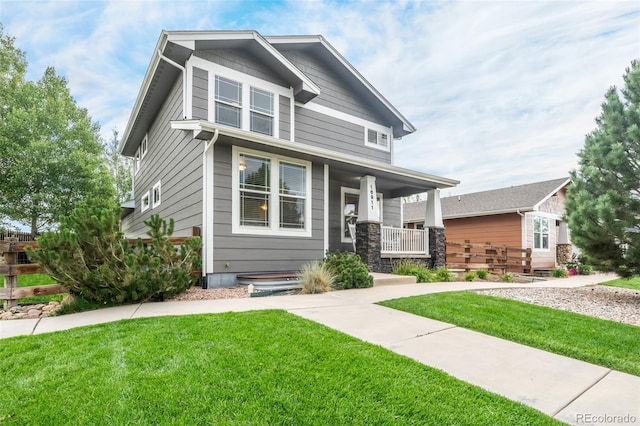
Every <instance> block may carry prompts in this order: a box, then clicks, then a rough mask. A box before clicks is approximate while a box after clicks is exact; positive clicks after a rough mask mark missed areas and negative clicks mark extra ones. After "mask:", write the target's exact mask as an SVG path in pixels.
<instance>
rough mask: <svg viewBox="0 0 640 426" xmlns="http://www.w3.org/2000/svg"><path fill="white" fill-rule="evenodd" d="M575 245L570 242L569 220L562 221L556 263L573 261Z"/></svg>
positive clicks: (562, 263) (559, 227)
mask: <svg viewBox="0 0 640 426" xmlns="http://www.w3.org/2000/svg"><path fill="white" fill-rule="evenodd" d="M572 255H573V246H572V245H571V243H570V242H569V228H568V226H567V222H560V226H558V240H557V241H556V263H557V264H558V265H564V264H566V263H569V262H571V256H572Z"/></svg>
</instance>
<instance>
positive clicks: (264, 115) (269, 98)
mask: <svg viewBox="0 0 640 426" xmlns="http://www.w3.org/2000/svg"><path fill="white" fill-rule="evenodd" d="M250 116H251V131H252V132H257V133H263V134H265V135H269V136H273V93H270V92H267V91H266V90H261V89H258V88H255V87H252V88H251V107H250Z"/></svg>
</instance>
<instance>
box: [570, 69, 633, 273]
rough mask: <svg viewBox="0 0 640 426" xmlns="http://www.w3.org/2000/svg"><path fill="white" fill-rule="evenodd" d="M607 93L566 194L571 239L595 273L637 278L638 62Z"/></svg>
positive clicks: (580, 154)
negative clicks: (600, 272)
mask: <svg viewBox="0 0 640 426" xmlns="http://www.w3.org/2000/svg"><path fill="white" fill-rule="evenodd" d="M624 82H625V87H624V88H623V89H622V90H621V94H622V98H621V97H620V95H619V93H618V90H617V89H616V88H615V87H612V88H610V89H609V90H608V91H607V93H606V95H605V101H604V103H603V104H602V112H601V114H600V116H599V117H598V118H596V123H597V128H596V129H595V130H594V131H593V132H591V133H590V134H588V135H587V136H586V138H585V145H584V149H582V151H580V153H579V154H578V156H579V165H580V166H579V169H578V170H575V171H573V172H572V174H571V177H572V179H573V185H571V186H570V187H569V190H568V194H567V203H566V210H567V219H568V223H569V229H570V230H571V238H572V240H573V242H574V244H576V245H577V246H578V247H579V248H580V249H581V250H582V252H583V253H584V254H586V255H587V256H588V258H589V260H590V261H591V262H592V263H593V264H594V266H595V267H597V268H598V269H600V270H603V271H611V272H615V273H617V274H619V275H621V276H623V277H629V276H632V275H640V61H638V60H635V61H633V62H632V63H631V66H630V67H629V68H627V70H626V73H625V75H624Z"/></svg>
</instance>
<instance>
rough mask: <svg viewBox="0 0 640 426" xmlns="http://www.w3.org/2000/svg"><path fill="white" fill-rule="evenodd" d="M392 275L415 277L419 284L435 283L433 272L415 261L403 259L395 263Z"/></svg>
mask: <svg viewBox="0 0 640 426" xmlns="http://www.w3.org/2000/svg"><path fill="white" fill-rule="evenodd" d="M391 273H393V274H396V275H413V276H414V277H416V281H417V282H419V283H431V282H434V281H435V276H434V274H433V272H432V271H431V270H430V269H429V268H427V267H426V266H425V265H423V264H422V263H418V262H416V261H415V260H413V259H402V260H400V261H397V262H394V263H393V266H392V269H391Z"/></svg>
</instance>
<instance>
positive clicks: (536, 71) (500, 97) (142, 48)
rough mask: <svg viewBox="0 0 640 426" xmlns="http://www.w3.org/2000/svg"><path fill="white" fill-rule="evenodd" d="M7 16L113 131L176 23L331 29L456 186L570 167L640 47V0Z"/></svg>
mask: <svg viewBox="0 0 640 426" xmlns="http://www.w3.org/2000/svg"><path fill="white" fill-rule="evenodd" d="M0 22H1V23H2V24H3V25H4V31H5V33H6V34H9V35H11V36H14V37H15V38H16V45H17V46H18V47H19V48H21V49H22V50H24V51H26V53H27V60H28V62H29V71H28V78H29V79H31V80H37V79H39V78H40V77H41V76H42V74H43V72H44V69H45V68H46V67H47V66H48V65H53V66H54V67H55V68H56V71H57V72H58V74H60V75H63V76H64V77H66V78H67V80H68V82H69V87H70V89H71V93H72V94H73V96H74V97H75V98H76V100H77V101H78V104H79V105H80V106H82V107H85V108H87V109H88V110H89V112H90V114H91V116H92V117H93V119H94V120H95V121H97V122H99V123H100V125H101V126H102V135H103V137H104V138H105V139H108V138H109V137H110V135H111V131H112V129H114V128H117V129H118V130H119V131H120V132H122V131H123V130H124V128H125V126H126V122H127V119H128V117H129V113H130V111H131V108H132V106H133V104H134V101H135V98H136V96H137V93H138V90H139V87H140V84H141V82H142V79H143V77H144V73H145V71H146V68H147V65H148V63H149V61H150V59H151V55H152V53H153V49H154V47H155V44H156V42H157V40H158V37H159V35H160V31H161V30H162V29H166V30H214V29H215V30H223V29H255V30H257V31H259V32H260V33H261V34H263V35H283V34H322V35H323V36H324V37H325V38H326V39H327V40H328V41H329V42H330V43H331V44H333V45H334V47H336V48H337V49H338V50H339V51H340V52H341V53H342V54H343V55H344V56H345V57H346V58H347V59H348V60H349V61H350V62H351V63H352V64H353V65H354V66H355V67H356V68H357V69H358V70H359V71H360V72H361V73H362V74H363V75H364V76H365V77H366V78H367V79H368V80H369V81H370V82H371V83H372V84H373V85H374V86H375V87H376V88H377V89H378V90H379V91H380V92H381V93H382V94H383V95H384V96H385V97H387V98H388V99H389V100H390V101H391V102H392V103H393V104H394V105H395V106H396V107H397V108H398V109H399V110H400V111H401V112H402V113H403V114H404V115H405V116H406V117H407V118H408V119H409V120H410V121H411V122H412V123H413V124H414V125H415V126H416V127H417V128H418V131H417V132H416V133H414V134H412V135H410V136H408V137H405V138H404V139H403V140H401V141H398V142H397V143H396V147H397V148H396V155H395V164H396V165H398V166H401V167H407V168H411V169H415V170H420V171H423V172H426V173H431V174H436V175H441V176H445V177H449V178H453V179H457V180H460V181H461V184H460V185H459V186H458V187H457V188H454V189H451V190H445V191H443V194H442V195H444V196H447V195H458V194H461V193H467V192H474V191H480V190H485V189H492V188H497V187H501V186H509V185H516V184H522V183H527V182H535V181H540V180H545V179H553V178H556V177H562V176H566V175H568V172H569V170H571V169H573V168H575V167H577V157H576V153H577V152H578V151H579V150H580V149H581V148H582V146H583V143H584V137H585V135H586V134H587V133H589V132H590V131H592V130H593V129H594V128H595V121H594V119H595V117H596V116H597V115H598V114H599V113H600V106H601V103H602V101H603V100H604V93H605V91H606V90H607V89H608V88H609V87H610V86H612V85H616V86H618V87H621V86H622V75H623V73H624V70H625V68H626V67H628V66H629V64H630V62H631V60H633V59H635V58H640V3H639V2H632V1H628V2H627V1H615V2H614V1H597V2H590V1H576V2H574V1H533V2H523V1H517V2H516V1H462V2H460V1H453V2H448V1H447V2H440V1H408V0H405V1H399V2H385V1H357V2H350V1H320V0H317V1H295V0H292V1H278V2H268V1H253V2H249V1H242V2H241V1H217V0H214V1H189V0H187V1H168V0H167V1H153V2H152V1H136V0H129V1H93V0H81V1H66V0H49V1H45V0H42V1H40V0H38V1H32V0H0Z"/></svg>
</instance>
